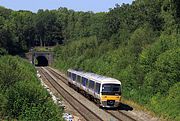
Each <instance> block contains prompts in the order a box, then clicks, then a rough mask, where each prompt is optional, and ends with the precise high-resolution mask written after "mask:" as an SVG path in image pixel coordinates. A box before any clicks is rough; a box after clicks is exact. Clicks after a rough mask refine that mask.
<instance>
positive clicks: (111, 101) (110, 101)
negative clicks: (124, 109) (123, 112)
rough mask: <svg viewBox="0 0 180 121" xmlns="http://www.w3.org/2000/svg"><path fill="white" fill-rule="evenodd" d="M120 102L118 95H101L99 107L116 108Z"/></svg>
mask: <svg viewBox="0 0 180 121" xmlns="http://www.w3.org/2000/svg"><path fill="white" fill-rule="evenodd" d="M120 101H121V96H120V95H102V96H101V106H102V107H118V106H119V104H120Z"/></svg>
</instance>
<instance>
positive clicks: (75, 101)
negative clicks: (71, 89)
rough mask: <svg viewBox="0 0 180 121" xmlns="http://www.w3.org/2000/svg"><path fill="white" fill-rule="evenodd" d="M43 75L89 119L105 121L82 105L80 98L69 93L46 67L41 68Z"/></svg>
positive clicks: (90, 120)
mask: <svg viewBox="0 0 180 121" xmlns="http://www.w3.org/2000/svg"><path fill="white" fill-rule="evenodd" d="M39 71H40V73H41V75H42V76H43V77H44V78H45V79H46V80H47V81H48V82H49V83H50V84H51V85H52V86H53V87H54V89H56V90H57V92H58V93H60V94H61V95H62V96H63V98H64V99H65V100H66V101H67V102H68V103H69V104H70V105H71V106H72V107H73V108H74V109H76V110H77V111H78V112H79V113H80V114H81V115H82V116H83V117H84V118H85V119H86V120H87V121H103V120H102V119H101V117H99V116H98V115H97V114H95V113H94V112H92V111H91V110H89V109H88V108H86V106H84V105H82V104H81V103H80V102H79V100H78V99H76V98H74V97H73V96H72V95H71V94H70V93H68V92H67V91H66V90H65V89H64V87H63V86H62V85H60V84H59V83H57V81H56V79H54V78H53V77H52V75H51V74H49V73H48V72H47V71H46V70H45V69H42V68H40V69H39Z"/></svg>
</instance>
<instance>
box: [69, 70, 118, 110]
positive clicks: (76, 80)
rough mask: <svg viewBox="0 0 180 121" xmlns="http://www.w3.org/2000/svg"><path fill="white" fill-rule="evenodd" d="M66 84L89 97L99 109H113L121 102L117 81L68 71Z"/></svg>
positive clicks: (92, 74) (81, 72)
mask: <svg viewBox="0 0 180 121" xmlns="http://www.w3.org/2000/svg"><path fill="white" fill-rule="evenodd" d="M67 76H68V84H69V85H70V86H73V87H74V88H76V89H77V90H78V91H80V92H82V93H83V94H85V95H86V96H88V97H90V98H91V99H93V101H95V102H96V103H98V104H99V106H100V107H107V108H114V107H118V106H119V104H120V102H121V87H122V86H121V82H120V81H119V80H117V79H114V78H110V77H105V76H101V75H97V74H94V73H87V72H83V71H77V70H73V69H68V71H67Z"/></svg>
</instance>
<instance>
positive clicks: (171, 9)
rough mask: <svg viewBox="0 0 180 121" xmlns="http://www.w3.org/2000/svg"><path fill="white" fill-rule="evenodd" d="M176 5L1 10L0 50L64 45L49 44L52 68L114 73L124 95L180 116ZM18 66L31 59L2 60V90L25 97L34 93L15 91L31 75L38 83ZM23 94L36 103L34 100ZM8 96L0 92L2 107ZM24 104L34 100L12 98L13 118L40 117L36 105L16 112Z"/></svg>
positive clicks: (149, 0)
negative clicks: (90, 9) (96, 10)
mask: <svg viewBox="0 0 180 121" xmlns="http://www.w3.org/2000/svg"><path fill="white" fill-rule="evenodd" d="M179 3H180V2H178V0H136V1H133V2H132V4H131V5H129V4H122V5H121V6H120V5H118V4H116V5H115V7H114V8H113V9H110V10H109V12H106V13H103V12H102V13H93V12H75V11H73V10H68V9H67V8H59V9H57V10H51V11H50V10H39V11H38V12H37V13H32V12H29V11H12V10H9V9H6V8H3V7H0V36H1V38H0V48H2V49H0V55H3V54H6V51H7V52H8V53H10V54H17V53H20V52H24V51H27V50H28V49H29V48H30V47H32V46H36V45H44V46H45V45H46V46H50V45H53V44H57V43H60V44H62V43H63V44H62V45H58V46H56V47H55V48H54V51H55V61H54V66H55V67H57V68H59V69H61V70H63V71H66V70H67V69H68V68H81V69H83V70H85V71H92V72H95V73H98V74H103V75H106V76H111V77H114V78H117V79H119V80H120V81H121V82H122V84H123V96H124V97H125V98H127V99H131V100H134V101H136V102H138V103H140V104H142V105H144V106H146V107H147V108H149V109H151V110H152V111H154V112H156V113H158V114H159V115H163V116H165V117H167V118H170V119H174V120H179V114H180V112H179V110H178V108H179V107H178V106H179V101H178V100H179V94H177V93H176V92H179V88H178V86H179V79H180V77H179V75H180V73H179V72H180V69H179V65H180V63H179V62H180V58H179V56H180V55H179V53H180V50H179V47H180V39H179V38H180V35H179V32H180V23H179V20H180V16H179V15H180V14H179V13H180V9H179V7H180V5H179ZM7 65H8V66H7ZM23 65H26V66H27V65H28V64H21V61H20V60H19V59H18V58H17V59H15V60H14V59H12V58H11V57H4V58H1V59H0V68H1V69H0V72H1V75H0V82H1V83H0V87H1V88H2V89H3V92H4V90H8V91H5V92H6V93H7V94H12V95H13V94H14V93H18V94H21V95H23V94H24V93H27V92H28V91H29V90H32V89H31V88H29V89H27V90H26V89H24V90H26V91H27V92H26V91H25V92H23V93H21V90H20V89H19V87H20V85H24V84H25V83H26V82H28V80H29V78H31V79H32V80H33V81H32V82H36V78H35V77H31V75H33V74H34V73H35V72H34V70H33V69H32V68H31V67H26V66H23ZM2 68H3V69H4V70H2ZM30 68H31V69H30ZM29 69H30V70H31V71H30V70H29ZM13 70H14V71H13ZM30 72H33V73H32V74H29V73H30ZM6 73H8V74H9V75H6ZM27 84H29V83H27ZM37 85H38V84H37ZM30 87H31V86H30ZM35 87H37V88H38V86H35ZM13 90H15V91H13ZM35 90H36V89H35ZM36 91H38V92H39V93H43V92H42V91H41V90H36ZM32 92H33V91H32ZM0 94H1V93H0ZM2 94H3V93H2ZM43 94H44V95H45V93H43ZM27 95H29V96H32V97H35V99H37V100H38V98H36V97H39V95H33V94H31V93H30V94H27ZM12 97H13V96H12ZM40 97H41V96H40ZM7 98H8V97H6V96H4V95H3V96H2V99H3V101H2V102H4V105H3V104H0V106H1V107H3V106H6V104H7V103H10V102H9V100H8V101H7ZM13 98H16V97H13ZM24 98H25V99H26V97H24ZM23 101H25V102H28V103H29V102H31V101H29V100H21V99H20V100H19V99H17V104H16V105H13V106H15V107H13V106H12V107H13V110H12V111H10V112H11V115H13V116H16V117H17V116H18V118H19V119H21V120H23V119H24V120H30V119H31V118H32V117H33V115H35V116H34V117H36V116H37V118H35V119H33V120H42V119H41V118H38V116H39V114H38V113H37V112H38V110H40V107H41V105H37V107H32V108H31V107H28V106H26V108H25V109H23V110H21V111H22V112H23V113H18V114H17V115H16V114H15V113H16V112H17V111H16V110H19V109H21V104H22V102H23ZM11 103H12V104H13V102H11ZM32 103H33V104H36V102H33V101H32ZM45 104H49V103H44V105H45ZM42 107H43V106H42ZM44 110H46V109H44ZM50 110H51V109H50ZM40 111H42V110H40ZM52 112H53V111H52ZM173 112H174V113H173ZM2 115H4V114H2ZM47 116H48V114H47ZM49 116H50V115H49ZM40 117H41V116H40ZM42 118H47V117H42ZM52 120H55V119H52Z"/></svg>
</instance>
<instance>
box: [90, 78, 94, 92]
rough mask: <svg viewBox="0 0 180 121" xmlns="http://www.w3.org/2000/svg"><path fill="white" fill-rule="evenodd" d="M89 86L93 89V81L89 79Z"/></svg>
mask: <svg viewBox="0 0 180 121" xmlns="http://www.w3.org/2000/svg"><path fill="white" fill-rule="evenodd" d="M89 88H90V89H93V90H94V81H92V80H89Z"/></svg>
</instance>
